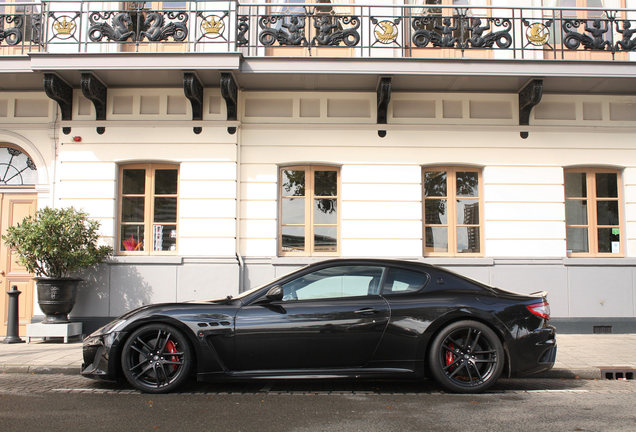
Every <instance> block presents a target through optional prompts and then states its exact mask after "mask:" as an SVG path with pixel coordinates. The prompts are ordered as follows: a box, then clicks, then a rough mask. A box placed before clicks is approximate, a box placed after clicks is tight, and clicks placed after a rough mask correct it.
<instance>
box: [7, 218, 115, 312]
mask: <svg viewBox="0 0 636 432" xmlns="http://www.w3.org/2000/svg"><path fill="white" fill-rule="evenodd" d="M98 229H99V222H97V221H96V220H93V219H89V218H88V214H87V213H85V212H82V211H78V210H76V209H74V208H73V207H69V208H62V209H55V208H50V207H45V208H43V209H40V210H38V211H37V212H36V214H35V215H34V216H27V217H26V218H24V220H23V221H22V222H21V223H18V224H16V225H15V226H12V227H9V228H7V233H6V234H5V235H3V236H2V240H3V241H4V242H5V244H6V245H7V246H9V247H10V248H11V249H12V250H13V251H14V252H15V253H16V254H17V256H18V260H19V262H20V263H21V264H22V265H23V266H25V267H26V269H27V271H28V272H29V273H33V274H35V276H36V277H35V278H34V279H35V281H36V282H37V293H38V304H39V305H40V308H41V309H42V312H44V314H45V318H44V321H42V322H43V323H45V324H57V323H67V322H69V321H68V314H69V312H70V311H71V309H72V308H73V305H74V304H75V297H76V295H77V285H78V283H79V282H80V281H81V279H77V278H73V277H72V274H73V273H74V272H76V271H78V270H80V269H84V268H88V267H92V266H94V265H96V264H98V263H100V262H102V261H103V260H104V259H105V258H106V257H107V256H108V255H110V254H111V253H112V248H110V247H109V246H98V245H97V241H98V238H99V235H98V233H97V230H98Z"/></svg>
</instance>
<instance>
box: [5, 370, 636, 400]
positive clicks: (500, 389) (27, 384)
mask: <svg viewBox="0 0 636 432" xmlns="http://www.w3.org/2000/svg"><path fill="white" fill-rule="evenodd" d="M528 392H532V393H536V392H546V393H547V392H562V393H567V392H571V393H600V394H608V393H621V394H627V393H636V380H627V381H618V380H582V379H550V378H545V379H537V378H523V379H522V378H519V379H500V380H499V382H498V383H497V384H496V385H495V386H494V387H493V388H492V389H491V390H490V391H488V392H486V393H485V394H501V393H528ZM10 393H13V394H27V393H102V394H142V393H141V392H139V391H137V390H134V389H132V388H130V387H129V386H127V385H126V384H123V383H110V382H102V381H94V380H91V379H87V378H84V377H82V376H79V375H56V374H50V375H45V374H0V394H10ZM442 393H443V392H442V391H441V390H440V389H439V387H437V386H436V385H435V383H434V382H433V381H428V380H427V381H421V382H395V381H380V382H378V381H350V380H342V381H338V380H327V381H325V380H313V381H312V380H299V381H289V380H288V381H284V380H282V381H275V380H272V381H265V380H264V381H258V382H256V383H254V382H233V383H214V384H208V383H195V382H191V383H190V384H189V385H188V386H186V388H185V389H184V390H183V391H182V392H180V393H179V394H217V395H230V394H232V395H242V394H245V395H256V394H259V395H263V394H295V395H374V394H375V395H392V394H395V395H417V394H442ZM472 397H479V395H477V396H475V395H473V396H472Z"/></svg>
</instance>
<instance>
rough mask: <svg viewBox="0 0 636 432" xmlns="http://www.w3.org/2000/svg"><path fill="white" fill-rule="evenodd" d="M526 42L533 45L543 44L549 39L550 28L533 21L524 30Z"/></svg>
mask: <svg viewBox="0 0 636 432" xmlns="http://www.w3.org/2000/svg"><path fill="white" fill-rule="evenodd" d="M526 37H527V38H528V42H530V43H531V44H532V45H535V46H541V45H545V44H546V43H547V42H548V39H550V30H549V29H548V28H547V27H546V26H545V25H543V24H542V23H540V22H536V23H533V24H532V25H531V26H530V27H528V29H527V30H526Z"/></svg>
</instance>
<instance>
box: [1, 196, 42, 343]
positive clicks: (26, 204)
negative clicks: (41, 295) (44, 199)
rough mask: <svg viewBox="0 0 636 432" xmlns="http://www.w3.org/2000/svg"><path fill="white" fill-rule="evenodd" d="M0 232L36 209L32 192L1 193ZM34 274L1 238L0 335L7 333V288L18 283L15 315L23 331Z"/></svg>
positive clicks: (30, 311)
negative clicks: (16, 313) (17, 300)
mask: <svg viewBox="0 0 636 432" xmlns="http://www.w3.org/2000/svg"><path fill="white" fill-rule="evenodd" d="M0 203H1V206H0V211H1V213H0V233H2V234H5V233H6V232H7V228H8V227H10V226H12V225H15V224H16V223H19V222H21V221H22V220H23V219H24V218H25V217H26V216H29V215H32V214H34V213H35V210H36V194H34V193H0ZM32 278H33V275H32V274H29V272H27V271H26V269H25V268H24V266H23V265H21V264H20V263H19V262H18V259H17V257H16V255H15V254H14V253H11V251H10V250H9V248H8V247H6V245H5V244H4V242H3V241H2V240H1V239H0V337H4V336H5V335H6V334H7V319H8V306H9V305H8V303H9V302H8V299H9V296H8V295H7V291H8V290H9V289H11V287H12V286H14V285H15V286H17V287H18V289H19V290H20V291H22V294H20V296H19V306H18V319H19V324H20V325H19V331H20V336H24V335H26V325H27V324H28V323H30V322H31V317H32V316H33V286H34V282H33V279H32Z"/></svg>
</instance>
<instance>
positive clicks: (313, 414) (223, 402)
mask: <svg viewBox="0 0 636 432" xmlns="http://www.w3.org/2000/svg"><path fill="white" fill-rule="evenodd" d="M634 407H636V381H605V380H603V381H602V380H598V381H596V380H575V379H568V380H559V379H515V380H500V381H499V383H498V384H497V386H496V387H494V388H493V389H492V390H490V391H489V392H487V393H485V394H480V395H453V394H446V393H443V392H440V391H439V389H438V388H437V387H436V386H435V385H434V384H433V383H432V382H429V381H426V382H421V383H395V382H356V381H260V382H256V383H254V382H252V383H232V384H214V385H210V384H191V385H189V386H188V387H187V388H186V389H185V390H184V392H182V393H179V394H171V395H147V394H141V393H138V392H137V391H134V390H131V389H130V388H128V387H125V386H123V385H118V384H109V383H101V382H97V381H91V380H88V379H86V378H83V377H79V376H67V375H22V374H2V375H0V430H1V431H3V432H5V431H6V432H9V431H20V432H24V431H43V430H45V431H65V432H68V431H162V430H163V431H171V432H174V431H259V432H268V431H276V432H281V431H338V432H340V431H347V432H348V431H363V432H371V431H400V432H403V431H428V430H430V431H444V432H449V431H465V430H471V431H486V430H488V431H492V430H501V431H614V430H616V431H619V430H620V431H634V430H636V411H635V409H634Z"/></svg>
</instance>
